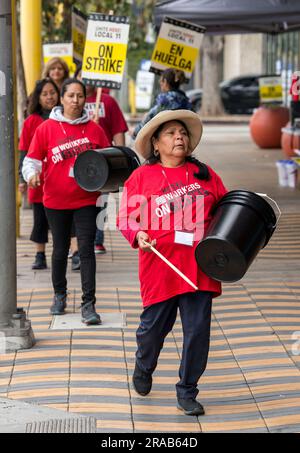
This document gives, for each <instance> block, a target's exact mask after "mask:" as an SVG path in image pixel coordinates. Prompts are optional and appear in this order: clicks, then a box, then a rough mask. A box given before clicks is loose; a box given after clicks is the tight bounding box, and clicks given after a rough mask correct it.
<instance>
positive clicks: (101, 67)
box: [82, 14, 129, 89]
mask: <svg viewBox="0 0 300 453" xmlns="http://www.w3.org/2000/svg"><path fill="white" fill-rule="evenodd" d="M128 36H129V19H128V17H124V16H111V15H105V14H90V16H89V19H88V27H87V33H86V42H85V47H84V54H83V62H82V80H83V82H84V83H86V84H87V85H94V86H98V87H107V88H116V89H119V88H121V83H122V78H123V72H124V67H125V62H126V53H127V44H128Z"/></svg>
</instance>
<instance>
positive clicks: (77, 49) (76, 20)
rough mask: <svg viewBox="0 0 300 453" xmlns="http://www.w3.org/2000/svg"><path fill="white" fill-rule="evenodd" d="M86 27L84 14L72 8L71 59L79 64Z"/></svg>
mask: <svg viewBox="0 0 300 453" xmlns="http://www.w3.org/2000/svg"><path fill="white" fill-rule="evenodd" d="M86 27H87V18H86V16H85V15H84V14H83V13H82V12H81V11H79V10H78V9H77V8H75V7H73V9H72V41H73V60H74V61H75V63H77V64H80V63H81V62H82V58H83V52H84V45H85V34H86Z"/></svg>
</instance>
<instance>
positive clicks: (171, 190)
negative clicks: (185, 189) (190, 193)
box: [161, 164, 189, 209]
mask: <svg viewBox="0 0 300 453" xmlns="http://www.w3.org/2000/svg"><path fill="white" fill-rule="evenodd" d="M185 167H186V171H185V176H186V185H187V186H188V184H189V170H188V167H187V165H186V164H185ZM161 172H162V174H163V176H164V177H165V180H166V181H167V183H168V186H169V189H170V192H171V193H172V192H174V189H173V188H172V186H171V183H170V181H169V179H168V177H167V175H166V172H165V170H164V169H162V170H161ZM185 202H186V197H185V196H184V201H183V209H184V208H185ZM176 203H177V205H178V206H179V204H178V200H177V199H176Z"/></svg>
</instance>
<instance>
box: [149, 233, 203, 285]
mask: <svg viewBox="0 0 300 453" xmlns="http://www.w3.org/2000/svg"><path fill="white" fill-rule="evenodd" d="M143 242H144V244H146V245H148V246H149V247H150V249H151V250H152V252H154V253H155V254H156V255H157V256H158V257H159V258H160V259H161V260H162V261H164V262H165V263H166V264H167V265H168V266H169V267H170V268H171V269H173V271H175V272H176V273H177V274H178V275H179V276H180V277H181V278H183V280H185V281H186V282H187V283H188V284H189V285H190V286H192V287H193V288H194V289H196V290H197V291H198V290H199V288H197V286H196V285H194V283H193V282H191V280H190V279H189V278H188V277H187V276H186V275H184V274H183V273H182V272H181V271H180V270H179V269H177V267H176V266H174V264H172V263H171V262H170V261H169V260H167V258H166V257H164V256H163V255H162V254H161V253H160V252H159V251H158V250H156V248H154V247H153V246H152V245H151V244H150V243H149V242H146V241H145V240H144V239H143Z"/></svg>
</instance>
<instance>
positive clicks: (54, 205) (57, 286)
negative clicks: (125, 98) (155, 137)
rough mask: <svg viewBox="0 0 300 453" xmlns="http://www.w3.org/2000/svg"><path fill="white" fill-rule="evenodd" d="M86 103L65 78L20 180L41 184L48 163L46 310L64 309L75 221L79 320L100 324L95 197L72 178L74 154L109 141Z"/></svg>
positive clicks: (82, 90) (81, 89) (56, 312)
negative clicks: (49, 300) (50, 295)
mask: <svg viewBox="0 0 300 453" xmlns="http://www.w3.org/2000/svg"><path fill="white" fill-rule="evenodd" d="M85 99H86V91H85V86H84V85H83V84H82V83H81V82H80V81H79V80H76V79H67V80H65V82H64V83H63V85H62V89H61V104H62V106H59V107H55V108H54V109H53V110H52V112H51V114H50V118H49V120H47V121H45V122H44V123H43V124H41V125H40V126H39V127H38V128H37V130H36V132H35V135H34V137H33V140H32V142H31V144H30V148H29V152H28V154H27V156H26V157H25V159H24V163H23V176H24V179H25V180H26V181H27V182H28V185H29V186H30V187H37V186H39V184H40V172H41V166H42V162H43V161H44V160H45V159H46V163H45V167H44V179H45V182H44V196H43V203H44V206H45V210H46V215H47V218H48V222H49V225H50V229H51V232H52V237H53V253H52V283H53V287H54V300H53V304H52V306H51V309H50V312H51V313H52V314H53V315H60V314H63V313H64V310H65V308H66V299H67V280H66V268H67V258H68V251H69V245H70V234H71V227H72V222H73V220H74V224H75V229H76V235H77V238H78V246H79V255H80V260H81V267H80V272H81V284H82V292H83V296H82V306H81V314H82V321H83V322H85V323H86V324H99V323H100V322H101V319H100V316H99V315H98V314H97V313H96V311H95V302H96V299H95V289H96V288H95V272H96V261H95V254H94V238H95V232H96V217H97V214H98V211H99V210H98V208H97V207H96V200H97V198H98V196H99V193H97V192H87V191H85V190H83V189H81V188H80V187H79V186H78V184H77V183H76V181H75V179H74V174H73V167H74V163H75V160H76V157H77V155H78V154H80V153H82V152H83V151H86V150H88V149H97V148H106V147H108V146H109V142H108V140H107V138H106V135H105V133H104V131H103V129H102V128H101V127H100V126H99V125H97V124H95V123H94V122H93V121H90V120H89V118H88V114H87V112H86V110H85V109H84V103H85Z"/></svg>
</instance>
